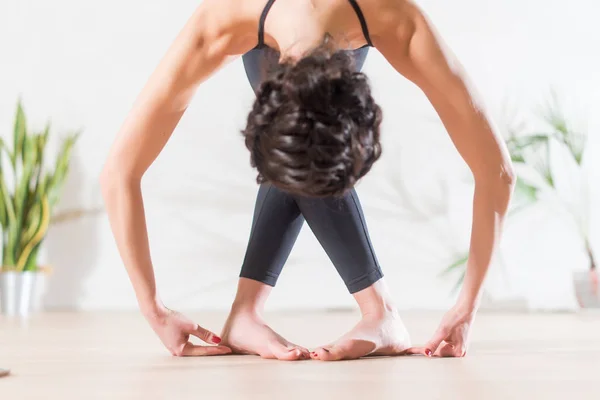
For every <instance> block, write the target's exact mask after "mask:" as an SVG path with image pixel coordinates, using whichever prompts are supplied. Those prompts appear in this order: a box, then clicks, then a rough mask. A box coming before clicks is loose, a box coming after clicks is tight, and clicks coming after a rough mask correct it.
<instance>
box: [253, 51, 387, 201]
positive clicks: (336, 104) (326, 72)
mask: <svg viewBox="0 0 600 400" xmlns="http://www.w3.org/2000/svg"><path fill="white" fill-rule="evenodd" d="M381 119H382V112H381V109H380V107H379V106H378V105H377V104H376V103H375V101H374V100H373V97H372V96H371V90H370V87H369V82H368V79H367V77H366V75H365V74H363V73H361V72H356V71H355V69H354V65H353V59H352V57H351V56H350V55H349V54H348V53H347V52H344V51H331V50H330V49H329V48H328V47H327V46H326V45H324V46H321V47H320V48H318V49H316V50H315V51H313V52H311V54H309V55H308V56H305V57H303V58H302V59H300V60H299V61H298V62H297V63H287V62H286V63H284V64H281V65H280V66H278V68H277V70H276V71H274V73H273V74H272V75H271V76H270V77H269V79H267V80H265V81H264V82H263V84H262V85H261V87H260V89H259V91H258V93H257V97H256V100H255V101H254V104H253V107H252V110H251V111H250V113H249V115H248V119H247V125H246V128H245V129H244V130H243V131H242V133H243V135H244V137H245V144H246V147H247V148H248V150H250V163H251V165H252V167H255V168H256V169H257V171H258V176H257V182H258V183H263V182H270V183H272V184H273V185H275V186H277V187H279V188H281V189H282V190H285V191H287V192H290V193H294V194H298V195H303V196H308V197H326V196H341V195H343V194H345V193H346V192H347V191H348V190H349V189H351V188H352V187H353V186H354V185H355V184H356V182H357V181H358V180H359V179H360V178H362V177H363V176H364V175H365V174H366V173H367V172H369V171H370V169H371V167H372V165H373V163H374V162H375V161H377V160H378V159H379V157H380V156H381V145H380V142H379V127H380V124H381Z"/></svg>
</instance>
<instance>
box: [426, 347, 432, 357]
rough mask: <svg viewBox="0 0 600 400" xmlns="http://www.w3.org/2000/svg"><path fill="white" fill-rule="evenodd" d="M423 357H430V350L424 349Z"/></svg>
mask: <svg viewBox="0 0 600 400" xmlns="http://www.w3.org/2000/svg"><path fill="white" fill-rule="evenodd" d="M425 355H426V356H427V357H431V350H429V349H425Z"/></svg>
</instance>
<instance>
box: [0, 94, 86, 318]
mask: <svg viewBox="0 0 600 400" xmlns="http://www.w3.org/2000/svg"><path fill="white" fill-rule="evenodd" d="M49 134H50V125H49V124H47V125H46V127H45V129H44V130H43V131H41V132H30V131H28V128H27V120H26V116H25V112H24V110H23V106H22V104H21V101H19V102H18V104H17V110H16V115H15V123H14V130H13V138H12V139H13V140H12V142H13V143H12V146H11V147H9V146H8V144H7V142H5V141H4V140H2V139H1V138H0V228H1V233H2V258H1V261H2V263H1V264H0V265H1V268H0V293H1V295H2V297H1V299H0V302H1V307H2V312H3V313H4V314H7V315H15V314H20V315H23V316H26V315H28V314H29V312H30V310H31V299H32V294H33V290H34V286H35V281H36V278H37V276H38V274H40V273H43V272H44V268H43V267H42V266H40V265H39V263H38V254H39V251H40V248H41V246H42V244H43V242H44V239H45V237H46V234H47V232H48V227H49V225H50V219H51V215H52V210H53V209H54V206H55V205H56V204H57V202H58V200H59V198H60V194H61V189H62V187H63V185H64V183H65V180H66V177H67V173H68V170H69V161H70V158H71V152H72V149H73V146H74V145H75V142H76V141H77V138H78V136H79V133H75V134H69V135H67V136H66V137H65V138H63V139H62V142H61V145H60V149H59V151H58V155H57V157H56V160H55V161H54V163H53V164H54V165H53V167H52V168H48V165H47V164H49V162H48V155H47V154H46V153H47V151H46V149H47V143H48V137H49Z"/></svg>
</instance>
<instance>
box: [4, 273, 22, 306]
mask: <svg viewBox="0 0 600 400" xmlns="http://www.w3.org/2000/svg"><path fill="white" fill-rule="evenodd" d="M18 286H19V273H18V272H0V310H1V311H2V314H4V315H7V316H9V317H13V316H15V315H16V314H17V309H18V306H17V298H18V292H19V289H18Z"/></svg>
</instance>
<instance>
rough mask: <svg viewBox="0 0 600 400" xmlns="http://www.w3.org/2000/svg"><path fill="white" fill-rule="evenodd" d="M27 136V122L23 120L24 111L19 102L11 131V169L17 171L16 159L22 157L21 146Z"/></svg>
mask: <svg viewBox="0 0 600 400" xmlns="http://www.w3.org/2000/svg"><path fill="white" fill-rule="evenodd" d="M26 135H27V120H26V118H25V111H24V110H23V104H22V103H21V100H19V102H18V104H17V111H16V115H15V126H14V130H13V146H14V148H13V153H12V156H11V161H12V166H13V169H14V170H15V171H16V169H17V158H18V157H19V156H21V155H22V152H23V144H24V143H25V137H26Z"/></svg>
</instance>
